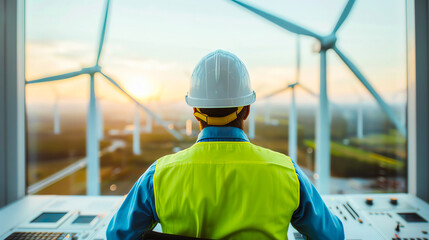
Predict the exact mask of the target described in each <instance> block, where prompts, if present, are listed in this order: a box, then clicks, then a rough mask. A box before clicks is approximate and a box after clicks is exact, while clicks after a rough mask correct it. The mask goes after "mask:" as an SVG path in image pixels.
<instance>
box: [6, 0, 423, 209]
mask: <svg viewBox="0 0 429 240" xmlns="http://www.w3.org/2000/svg"><path fill="white" fill-rule="evenodd" d="M405 4H406V10H407V17H406V24H407V31H406V38H407V83H408V89H407V98H408V99H407V129H408V136H407V149H408V161H407V168H408V170H407V171H408V177H407V182H408V184H407V188H408V189H407V192H408V193H410V194H412V195H417V196H418V197H420V198H422V199H424V200H425V201H427V202H429V189H428V188H427V186H428V185H429V175H428V174H427V172H428V171H429V160H428V156H429V148H427V146H426V145H427V144H428V143H429V128H427V127H426V125H427V123H428V122H429V109H428V108H427V106H428V105H429V97H428V95H429V81H428V79H429V73H428V69H427V68H428V67H427V66H428V65H429V64H428V63H429V47H428V46H429V14H428V13H429V4H428V2H427V1H425V0H414V1H411V0H409V1H405ZM0 22H4V23H5V24H0V33H3V34H0V96H1V99H0V207H1V206H4V205H7V204H9V203H11V202H13V201H15V200H18V199H20V198H22V197H24V196H25V195H26V188H27V186H26V177H25V176H26V152H25V150H26V139H25V134H26V133H25V132H26V124H25V77H24V76H25V51H24V50H25V25H24V24H25V0H0ZM417 110H418V111H417ZM417 166H418V167H417Z"/></svg>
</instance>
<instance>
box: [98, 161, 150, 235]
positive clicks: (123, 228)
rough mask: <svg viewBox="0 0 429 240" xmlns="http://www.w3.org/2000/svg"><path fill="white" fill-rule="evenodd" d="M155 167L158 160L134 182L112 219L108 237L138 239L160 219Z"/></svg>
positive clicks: (107, 233)
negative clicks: (155, 196)
mask: <svg viewBox="0 0 429 240" xmlns="http://www.w3.org/2000/svg"><path fill="white" fill-rule="evenodd" d="M155 167H156V162H155V163H153V164H152V165H151V166H150V167H149V168H148V169H147V170H146V172H145V173H144V174H143V175H142V176H141V177H140V178H139V180H138V181H137V182H136V183H135V184H134V186H133V188H132V189H131V190H130V192H129V193H128V195H127V197H126V198H125V201H124V202H123V203H122V205H121V207H120V208H119V210H118V212H116V214H115V216H113V218H112V220H110V223H109V226H108V228H107V232H106V236H107V239H112V240H114V239H121V240H126V239H138V238H140V237H141V236H142V234H143V233H144V232H145V231H147V230H148V229H150V228H151V227H152V226H153V225H154V223H155V222H157V221H158V217H157V215H156V211H155V200H154V192H153V175H154V173H155Z"/></svg>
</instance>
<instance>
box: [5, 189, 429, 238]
mask: <svg viewBox="0 0 429 240" xmlns="http://www.w3.org/2000/svg"><path fill="white" fill-rule="evenodd" d="M123 199H124V197H122V196H100V197H93V196H27V197H25V198H23V199H21V200H19V201H17V202H15V203H13V204H10V205H9V206H7V207H4V208H2V209H0V239H75V240H81V239H82V240H101V239H105V238H106V236H105V232H106V228H107V225H108V223H109V221H110V219H111V217H112V216H113V214H114V213H115V211H116V209H117V208H118V207H119V206H120V204H121V203H122V201H123ZM323 199H324V201H325V203H326V204H327V206H328V207H329V209H330V210H331V211H332V212H333V213H334V214H335V215H337V216H338V217H339V218H340V219H341V221H342V223H343V225H344V228H345V234H346V239H349V240H351V239H353V240H357V239H362V240H364V239H368V240H378V239H380V240H381V239H388V240H392V239H401V240H428V239H429V234H428V232H429V222H428V220H429V204H427V203H426V202H424V201H422V200H420V199H418V198H417V197H415V196H411V195H408V194H357V195H326V196H323ZM155 230H158V231H161V227H160V226H159V225H158V226H157V227H156V228H155ZM288 235H289V239H291V240H301V239H304V237H303V236H302V235H301V234H299V233H298V232H297V231H296V230H295V229H293V227H292V226H291V227H290V229H289V232H288Z"/></svg>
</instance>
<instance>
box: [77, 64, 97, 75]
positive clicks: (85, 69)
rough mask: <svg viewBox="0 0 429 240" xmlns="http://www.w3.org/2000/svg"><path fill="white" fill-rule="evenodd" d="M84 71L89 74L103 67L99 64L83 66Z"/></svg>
mask: <svg viewBox="0 0 429 240" xmlns="http://www.w3.org/2000/svg"><path fill="white" fill-rule="evenodd" d="M82 72H85V73H87V74H94V73H98V72H101V67H100V66H99V65H95V66H92V67H87V68H82Z"/></svg>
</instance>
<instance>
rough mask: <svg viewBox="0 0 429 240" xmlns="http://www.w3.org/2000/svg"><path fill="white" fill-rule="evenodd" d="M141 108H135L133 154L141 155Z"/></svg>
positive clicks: (136, 106)
mask: <svg viewBox="0 0 429 240" xmlns="http://www.w3.org/2000/svg"><path fill="white" fill-rule="evenodd" d="M139 110H140V109H139V106H138V105H135V108H134V132H133V153H134V155H140V154H141V149H140V111H139Z"/></svg>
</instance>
